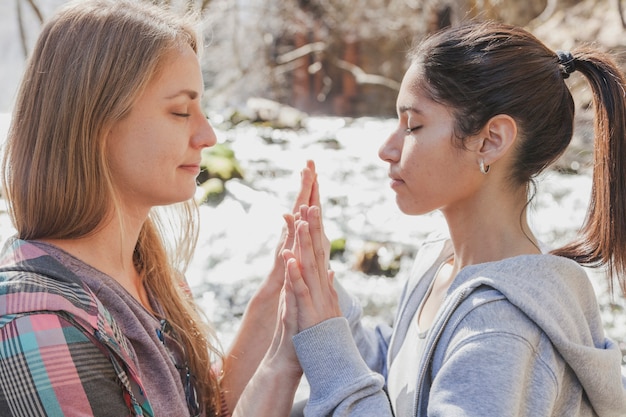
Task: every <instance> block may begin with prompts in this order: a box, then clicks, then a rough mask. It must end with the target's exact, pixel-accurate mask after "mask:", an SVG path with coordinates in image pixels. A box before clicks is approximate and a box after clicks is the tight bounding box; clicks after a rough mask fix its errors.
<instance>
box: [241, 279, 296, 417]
mask: <svg viewBox="0 0 626 417" xmlns="http://www.w3.org/2000/svg"><path fill="white" fill-rule="evenodd" d="M288 286H289V283H288V282H286V283H285V285H284V287H285V288H284V289H283V291H282V292H281V296H280V306H279V311H280V316H279V317H278V325H277V326H276V331H275V333H274V337H273V339H272V344H271V345H270V347H269V349H268V351H267V353H266V354H265V356H264V358H263V360H262V361H261V363H260V365H259V367H258V368H257V370H256V372H255V374H254V375H253V376H252V378H251V380H250V382H249V383H248V384H247V385H246V387H245V390H244V391H243V393H242V394H241V397H240V399H239V401H238V403H237V406H236V408H235V410H234V413H233V417H247V416H255V417H283V416H284V417H286V416H288V415H289V413H290V412H291V407H292V404H293V399H294V396H295V393H296V390H297V388H298V384H299V382H300V378H301V377H302V369H301V368H300V364H299V363H298V359H297V358H296V355H295V351H294V348H293V343H292V341H291V338H292V336H293V335H294V334H295V333H296V331H297V325H298V323H297V318H296V309H295V298H294V296H293V291H287V290H286V287H288Z"/></svg>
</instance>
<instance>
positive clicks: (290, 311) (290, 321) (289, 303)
mask: <svg viewBox="0 0 626 417" xmlns="http://www.w3.org/2000/svg"><path fill="white" fill-rule="evenodd" d="M281 307H282V314H281V317H282V321H283V326H284V334H283V337H289V338H290V337H292V336H294V335H296V333H298V305H297V301H296V295H295V294H294V290H293V286H292V285H291V281H290V280H289V278H288V277H287V276H285V284H284V285H283V290H282V292H281Z"/></svg>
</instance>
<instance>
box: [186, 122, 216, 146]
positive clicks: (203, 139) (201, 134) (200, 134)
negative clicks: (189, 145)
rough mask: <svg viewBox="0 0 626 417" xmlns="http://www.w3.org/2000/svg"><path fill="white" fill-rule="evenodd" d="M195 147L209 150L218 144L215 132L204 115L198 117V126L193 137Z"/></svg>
mask: <svg viewBox="0 0 626 417" xmlns="http://www.w3.org/2000/svg"><path fill="white" fill-rule="evenodd" d="M192 141H193V145H194V147H197V148H209V147H211V146H213V145H215V144H216V143H217V136H216V135H215V130H213V127H212V126H211V123H209V120H208V119H207V118H206V116H204V115H200V116H198V122H197V126H196V129H195V132H194V135H193V137H192Z"/></svg>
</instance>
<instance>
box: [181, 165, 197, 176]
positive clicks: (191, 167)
mask: <svg viewBox="0 0 626 417" xmlns="http://www.w3.org/2000/svg"><path fill="white" fill-rule="evenodd" d="M179 168H180V169H182V170H185V171H189V172H190V173H192V174H194V175H198V174H199V173H200V164H185V165H181V166H179Z"/></svg>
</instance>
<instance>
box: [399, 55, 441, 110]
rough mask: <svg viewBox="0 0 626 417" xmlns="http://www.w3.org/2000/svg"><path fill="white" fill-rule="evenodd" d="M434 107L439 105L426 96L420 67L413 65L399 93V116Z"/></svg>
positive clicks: (403, 80) (404, 78)
mask: <svg viewBox="0 0 626 417" xmlns="http://www.w3.org/2000/svg"><path fill="white" fill-rule="evenodd" d="M433 105H438V103H436V102H435V101H433V100H432V99H431V98H430V97H429V95H428V94H426V89H425V88H424V79H423V76H422V73H421V71H420V67H419V66H418V65H416V64H413V65H411V66H410V67H409V69H408V70H407V71H406V73H405V74H404V77H403V78H402V84H401V85H400V91H399V92H398V98H397V101H396V110H397V111H398V114H400V113H403V112H406V111H409V110H417V109H422V108H424V107H429V106H433Z"/></svg>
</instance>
